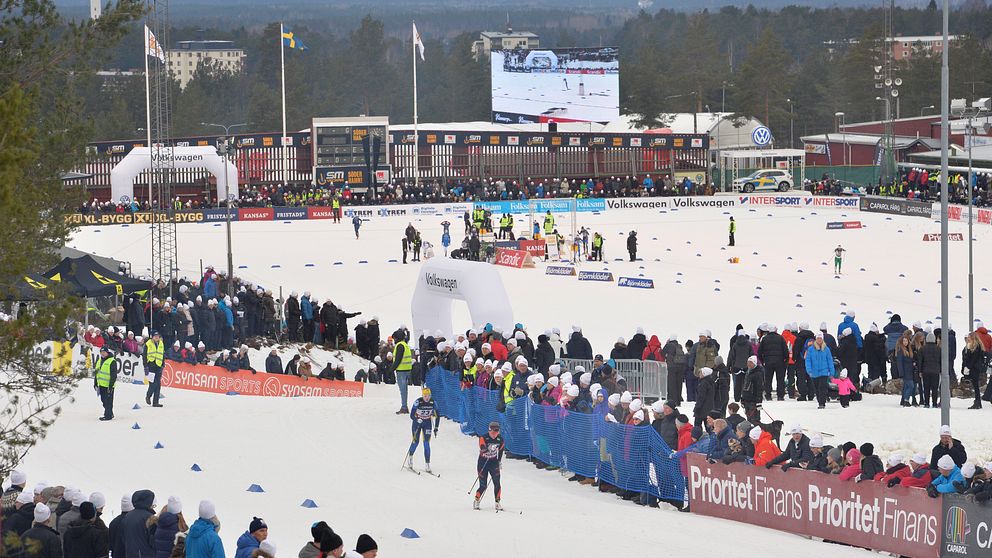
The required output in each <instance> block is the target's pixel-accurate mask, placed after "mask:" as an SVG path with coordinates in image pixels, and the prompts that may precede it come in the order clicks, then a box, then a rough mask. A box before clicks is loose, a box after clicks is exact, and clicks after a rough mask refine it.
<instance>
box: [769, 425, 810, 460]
mask: <svg viewBox="0 0 992 558" xmlns="http://www.w3.org/2000/svg"><path fill="white" fill-rule="evenodd" d="M789 434H790V435H791V437H792V438H791V439H790V440H789V443H788V445H786V446H785V451H783V452H782V453H780V454H778V455H777V456H775V457H774V458H773V459H771V460H770V461H768V463H765V468H766V469H771V468H772V467H774V466H775V465H778V464H779V463H781V464H782V470H783V471H788V470H789V469H790V468H791V467H800V468H802V467H806V466H807V465H808V464H809V462H810V460H812V459H813V451H812V450H811V449H810V447H809V437H808V436H806V434H803V427H802V426H800V425H799V424H798V423H796V424H793V425H792V426H790V427H789Z"/></svg>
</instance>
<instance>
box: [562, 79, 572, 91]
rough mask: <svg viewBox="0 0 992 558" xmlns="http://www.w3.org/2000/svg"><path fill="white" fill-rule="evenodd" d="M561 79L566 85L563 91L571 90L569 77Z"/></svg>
mask: <svg viewBox="0 0 992 558" xmlns="http://www.w3.org/2000/svg"><path fill="white" fill-rule="evenodd" d="M561 81H562V82H563V83H564V85H565V89H563V91H570V89H569V88H568V78H561Z"/></svg>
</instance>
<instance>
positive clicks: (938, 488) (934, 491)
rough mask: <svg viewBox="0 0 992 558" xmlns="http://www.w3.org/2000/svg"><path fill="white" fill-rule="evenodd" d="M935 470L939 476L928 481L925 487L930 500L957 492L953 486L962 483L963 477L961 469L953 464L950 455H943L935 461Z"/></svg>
mask: <svg viewBox="0 0 992 558" xmlns="http://www.w3.org/2000/svg"><path fill="white" fill-rule="evenodd" d="M937 469H938V470H940V475H939V476H937V477H936V478H934V479H933V480H932V481H930V484H929V485H928V486H927V494H928V495H930V497H931V498H936V497H937V496H938V495H939V494H950V493H953V492H957V488H956V487H955V486H954V483H956V482H964V475H962V474H961V469H960V468H959V467H958V466H957V465H955V464H954V459H953V458H952V457H951V456H950V455H945V456H943V457H941V458H940V459H939V460H938V461H937Z"/></svg>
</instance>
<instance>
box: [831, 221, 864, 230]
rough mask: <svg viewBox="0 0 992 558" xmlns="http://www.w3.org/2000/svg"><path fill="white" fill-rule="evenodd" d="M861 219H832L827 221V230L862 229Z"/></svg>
mask: <svg viewBox="0 0 992 558" xmlns="http://www.w3.org/2000/svg"><path fill="white" fill-rule="evenodd" d="M860 228H861V221H830V222H828V223H827V230H828V231H830V230H836V229H860Z"/></svg>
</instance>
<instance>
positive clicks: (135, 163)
mask: <svg viewBox="0 0 992 558" xmlns="http://www.w3.org/2000/svg"><path fill="white" fill-rule="evenodd" d="M170 152H171V154H170ZM162 153H163V156H171V157H172V159H173V161H174V162H175V168H177V169H206V170H207V171H209V172H210V174H212V175H214V176H215V177H216V178H217V199H218V200H223V199H227V198H228V195H227V193H228V192H230V193H231V194H233V195H234V196H237V195H238V168H237V167H236V166H234V163H232V162H230V161H228V162H227V184H226V185H225V184H224V159H223V158H222V157H221V156H220V155H218V154H217V151H216V150H215V149H214V148H213V147H211V146H193V147H173V148H171V149H163V150H162ZM151 168H152V159H151V155H150V153H149V149H148V148H147V147H135V148H134V149H132V150H131V152H130V153H128V154H127V155H126V156H125V157H124V158H123V159H121V162H120V163H117V166H115V167H114V170H112V171H110V195H111V199H112V200H114V201H115V202H121V201H125V202H128V201H130V200H133V199H134V177H136V176H138V175H139V174H140V173H142V172H143V171H146V170H149V169H151Z"/></svg>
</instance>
